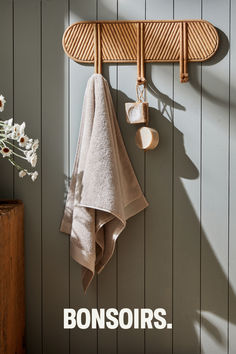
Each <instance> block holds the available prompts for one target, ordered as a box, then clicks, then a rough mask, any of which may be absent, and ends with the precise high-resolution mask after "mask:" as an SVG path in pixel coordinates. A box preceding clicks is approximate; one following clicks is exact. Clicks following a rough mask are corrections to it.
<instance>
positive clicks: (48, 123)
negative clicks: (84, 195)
mask: <svg viewBox="0 0 236 354" xmlns="http://www.w3.org/2000/svg"><path fill="white" fill-rule="evenodd" d="M235 9H236V4H235V0H227V1H225V2H222V1H220V0H216V1H215V2H209V1H207V0H191V1H187V0H186V1H181V0H166V1H162V0H125V1H124V0H86V1H82V0H50V1H49V0H31V1H30V0H21V1H19V0H2V1H1V4H0V28H1V29H2V33H4V35H3V36H2V41H1V55H0V65H1V68H4V69H3V70H2V73H1V85H2V86H1V90H0V93H1V92H2V93H3V94H5V96H6V98H7V100H8V104H7V106H6V110H5V112H4V114H3V115H2V116H1V118H2V117H4V118H6V119H7V118H9V117H10V116H11V115H12V114H14V115H15V118H16V120H18V121H21V120H25V121H26V123H27V127H28V132H29V134H30V135H32V136H35V137H38V136H40V135H41V151H40V153H41V154H40V159H39V165H38V169H39V172H41V175H40V178H39V180H38V181H37V182H35V183H34V184H33V183H31V182H29V181H27V180H26V179H25V180H19V179H18V176H17V174H16V173H15V174H13V171H12V168H11V166H9V165H8V163H7V161H5V160H3V159H0V164H1V168H2V169H4V170H3V171H4V173H1V175H0V189H1V197H7V198H11V197H13V196H15V197H18V198H21V199H22V200H23V201H24V203H25V214H26V216H25V228H26V232H25V259H26V306H27V317H26V318H27V321H26V322H27V337H26V341H27V353H29V354H31V353H33V354H37V353H44V354H45V353H46V354H47V353H50V354H51V353H59V354H60V353H63V354H66V353H68V354H69V353H71V354H77V353H78V352H81V353H83V354H86V353H89V354H90V353H100V354H106V353H116V354H125V353H129V354H130V353H140V354H144V353H150V354H151V353H153V354H154V353H155V354H156V353H168V354H170V353H176V354H182V353H191V354H193V353H198V352H200V350H201V351H202V352H204V353H222V354H223V353H227V351H228V352H229V353H230V354H233V353H234V352H235V346H236V343H235V333H236V318H235V309H236V302H235V292H236V275H235V246H236V245H235V240H234V238H235V237H234V235H235V221H234V214H235V187H234V185H235V183H234V181H235V170H236V166H235V139H236V136H235V132H236V130H235V114H236V112H235V74H236V73H235V65H234V62H235V44H234V37H235V31H236V27H235V15H234V12H235ZM201 16H203V18H204V19H206V20H209V21H210V22H212V23H213V24H215V26H216V27H218V28H219V29H220V30H221V31H223V32H224V34H223V33H222V32H221V33H220V39H221V42H220V43H221V45H220V50H219V52H218V54H217V55H216V56H215V57H214V58H212V59H211V60H210V61H209V62H206V63H204V64H202V69H201V64H199V63H196V64H192V65H189V71H190V81H189V83H187V84H180V83H179V67H178V65H173V64H148V65H146V76H147V79H148V83H149V88H148V100H149V103H150V118H151V119H150V126H152V127H153V128H156V129H157V130H159V132H160V145H159V147H158V148H157V149H156V150H154V151H150V152H147V153H144V152H143V151H140V150H138V149H137V148H136V146H135V142H134V136H135V132H136V130H137V127H136V126H130V125H128V124H127V123H126V121H125V113H124V103H125V102H129V101H131V100H135V82H136V66H135V65H114V64H113V65H104V66H103V74H104V76H105V77H106V78H107V79H108V81H109V83H110V85H111V91H112V96H113V100H114V104H115V106H116V109H117V113H118V120H119V124H120V127H121V131H122V134H123V137H124V140H125V144H126V147H127V150H128V153H129V156H130V159H131V161H132V163H133V166H134V169H135V171H136V174H137V176H138V179H139V181H140V183H141V186H142V188H143V190H144V191H145V193H146V195H147V199H148V201H149V202H150V206H149V208H148V209H147V210H146V211H145V212H143V213H140V214H139V215H137V216H135V217H133V218H132V219H131V220H129V221H128V225H127V228H126V230H125V231H124V232H123V233H122V234H121V236H120V237H119V240H118V245H117V250H116V252H115V254H114V256H113V258H112V260H111V262H109V264H108V265H107V267H106V268H105V269H104V271H103V272H102V273H101V274H100V275H99V276H98V277H96V279H95V280H94V282H93V283H92V285H91V287H90V288H89V290H88V292H87V294H86V295H84V294H83V290H82V286H81V274H80V266H79V265H78V264H77V263H76V262H74V261H73V260H72V259H71V258H70V255H69V238H68V237H67V236H66V235H65V234H62V233H60V232H59V226H60V221H61V217H62V213H63V207H64V202H65V197H66V191H67V188H68V183H69V178H70V176H71V173H72V168H73V162H74V156H75V150H76V145H77V139H78V133H79V126H80V117H81V109H82V102H83V96H84V92H85V87H86V84H87V80H88V78H89V77H90V76H91V75H92V73H93V72H94V69H93V67H92V66H88V65H80V64H78V63H75V62H73V61H71V60H69V59H68V58H67V57H66V56H65V54H64V52H63V50H62V47H61V37H62V34H63V31H64V29H65V27H67V26H68V24H71V23H73V22H75V21H80V20H94V19H96V18H99V19H116V18H118V19H144V18H146V19H172V18H175V19H180V18H182V19H183V18H200V17H201ZM29 28H30V30H29ZM226 36H227V37H228V38H229V41H230V56H229V54H228V55H226V54H227V46H228V44H227V40H226ZM13 69H14V70H13ZM229 98H230V100H229ZM41 167H42V171H41ZM41 203H42V204H41ZM41 225H42V226H41ZM228 238H229V243H228ZM68 306H70V307H73V308H75V309H78V308H79V307H87V308H89V309H90V308H94V307H95V308H96V307H98V308H101V307H105V308H108V307H118V308H124V307H129V308H134V307H138V308H142V307H151V308H156V307H164V308H165V309H166V310H167V321H168V322H172V320H173V331H171V330H167V329H166V330H162V331H161V330H159V331H158V330H155V329H153V330H146V331H144V330H120V329H119V330H117V331H116V330H114V331H113V330H104V331H103V330H86V331H83V330H79V329H74V330H71V331H67V330H63V322H62V320H63V308H65V307H68ZM172 315H173V316H172Z"/></svg>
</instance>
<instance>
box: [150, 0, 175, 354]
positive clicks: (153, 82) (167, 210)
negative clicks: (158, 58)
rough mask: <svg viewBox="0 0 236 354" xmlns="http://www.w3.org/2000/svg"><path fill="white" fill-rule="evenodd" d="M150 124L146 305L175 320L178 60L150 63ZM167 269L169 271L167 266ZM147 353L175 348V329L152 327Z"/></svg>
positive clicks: (158, 12)
mask: <svg viewBox="0 0 236 354" xmlns="http://www.w3.org/2000/svg"><path fill="white" fill-rule="evenodd" d="M146 16H147V20H149V19H150V20H152V19H164V18H169V19H172V18H173V1H172V0H168V1H165V4H163V2H162V1H152V0H148V1H147V4H146ZM146 78H147V81H148V102H149V104H150V107H151V108H150V127H152V128H154V129H157V130H158V132H159V134H160V144H159V146H158V147H157V148H156V149H155V150H153V151H150V152H147V153H146V168H145V191H146V196H147V199H148V201H149V203H150V205H149V207H148V209H147V210H146V212H145V306H146V307H148V308H152V309H155V308H157V307H163V308H165V309H166V311H167V321H168V322H169V323H171V322H172V165H173V161H172V149H173V65H169V64H161V65H158V64H154V65H153V64H148V65H146ZM163 270H164V271H163ZM145 348H146V353H150V354H154V353H155V354H157V353H160V354H162V353H172V331H171V330H170V329H165V330H155V329H153V330H146V338H145Z"/></svg>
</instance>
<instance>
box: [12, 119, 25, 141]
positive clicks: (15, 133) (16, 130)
mask: <svg viewBox="0 0 236 354" xmlns="http://www.w3.org/2000/svg"><path fill="white" fill-rule="evenodd" d="M22 135H25V122H23V123H22V124H21V125H20V124H14V125H13V127H12V139H14V140H18V139H19V138H20V136H22Z"/></svg>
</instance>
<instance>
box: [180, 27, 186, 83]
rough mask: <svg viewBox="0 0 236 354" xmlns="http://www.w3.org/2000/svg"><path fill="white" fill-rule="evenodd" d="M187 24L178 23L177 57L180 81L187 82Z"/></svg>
mask: <svg viewBox="0 0 236 354" xmlns="http://www.w3.org/2000/svg"><path fill="white" fill-rule="evenodd" d="M187 54H188V53H187V23H186V22H180V56H179V71H180V81H181V82H187V81H188V70H187V57H188V55H187Z"/></svg>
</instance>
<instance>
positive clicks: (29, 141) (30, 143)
mask: <svg viewBox="0 0 236 354" xmlns="http://www.w3.org/2000/svg"><path fill="white" fill-rule="evenodd" d="M32 143H33V139H29V140H28V142H27V144H26V147H25V148H26V150H29V149H31V148H32Z"/></svg>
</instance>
